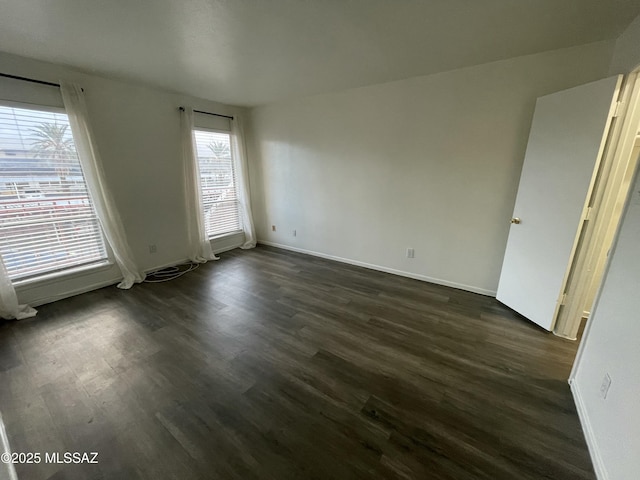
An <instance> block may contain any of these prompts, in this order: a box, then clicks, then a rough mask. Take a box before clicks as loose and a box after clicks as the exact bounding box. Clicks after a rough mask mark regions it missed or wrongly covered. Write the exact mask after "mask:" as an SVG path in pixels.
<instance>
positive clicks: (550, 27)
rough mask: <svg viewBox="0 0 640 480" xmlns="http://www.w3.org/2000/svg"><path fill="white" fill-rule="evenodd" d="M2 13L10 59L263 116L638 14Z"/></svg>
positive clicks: (340, 1) (125, 4)
mask: <svg viewBox="0 0 640 480" xmlns="http://www.w3.org/2000/svg"><path fill="white" fill-rule="evenodd" d="M0 12H1V14H0V49H1V50H3V51H6V52H8V53H14V54H18V55H23V56H26V57H32V58H37V59H42V60H48V61H51V62H55V63H62V64H66V65H70V66H73V67H76V68H80V69H83V70H87V71H91V72H95V73H99V74H102V75H106V76H110V77H116V78H122V79H128V80H134V81H139V82H144V83H147V84H151V85H155V86H159V87H162V88H165V89H169V90H172V91H176V92H183V93H189V94H192V95H195V96H198V97H203V98H207V99H211V100H218V101H221V102H225V103H230V104H236V105H257V104H263V103H268V102H273V101H275V100H280V99H283V98H287V97H292V96H303V95H309V94H314V93H321V92H328V91H335V90H340V89H344V88H349V87H355V86H362V85H369V84H374V83H380V82H385V81H391V80H397V79H402V78H407V77H411V76H416V75H425V74H429V73H435V72H440V71H446V70H451V69H454V68H459V67H464V66H470V65H477V64H481V63H486V62H490V61H494V60H499V59H504V58H510V57H515V56H519V55H525V54H530V53H536V52H541V51H545V50H552V49H557V48H562V47H568V46H573V45H580V44H584V43H589V42H594V41H599V40H605V39H613V38H616V37H617V36H618V35H619V34H620V33H621V32H622V30H623V29H624V28H625V27H626V26H627V25H628V24H629V23H631V21H632V20H633V18H634V17H635V16H636V15H637V14H639V13H640V2H639V1H638V0H607V1H603V0H535V1H531V0H529V1H527V0H517V1H514V0H133V1H132V0H109V1H98V0H93V1H91V0H18V1H16V0H13V1H11V0H0ZM0 67H1V66H0ZM0 70H1V68H0ZM7 73H10V72H7Z"/></svg>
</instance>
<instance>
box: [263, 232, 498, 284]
mask: <svg viewBox="0 0 640 480" xmlns="http://www.w3.org/2000/svg"><path fill="white" fill-rule="evenodd" d="M258 243H261V244H263V245H269V246H271V247H276V248H282V249H283V250H290V251H292V252H298V253H304V254H306V255H312V256H314V257H320V258H326V259H327V260H333V261H336V262H341V263H347V264H349V265H355V266H357V267H364V268H368V269H370V270H377V271H379V272H385V273H391V274H393V275H399V276H401V277H407V278H413V279H414V280H422V281H423V282H429V283H435V284H438V285H444V286H445V287H453V288H458V289H460V290H466V291H468V292H473V293H479V294H480V295H486V296H488V297H495V296H496V292H495V291H493V290H485V289H484V288H478V287H474V286H471V285H465V284H462V283H456V282H450V281H449V280H442V279H440V278H433V277H428V276H426V275H420V274H418V273H412V272H405V271H403V270H396V269H395V268H389V267H383V266H381V265H374V264H372V263H366V262H360V261H358V260H351V259H349V258H343V257H337V256H335V255H328V254H326V253H320V252H314V251H312V250H305V249H303V248H297V247H291V246H289V245H283V244H280V243H275V242H269V241H266V240H258Z"/></svg>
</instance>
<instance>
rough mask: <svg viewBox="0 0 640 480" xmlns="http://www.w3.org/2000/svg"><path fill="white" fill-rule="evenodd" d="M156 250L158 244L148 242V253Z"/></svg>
mask: <svg viewBox="0 0 640 480" xmlns="http://www.w3.org/2000/svg"><path fill="white" fill-rule="evenodd" d="M157 251H158V246H157V245H156V244H155V243H151V244H149V253H156V252H157Z"/></svg>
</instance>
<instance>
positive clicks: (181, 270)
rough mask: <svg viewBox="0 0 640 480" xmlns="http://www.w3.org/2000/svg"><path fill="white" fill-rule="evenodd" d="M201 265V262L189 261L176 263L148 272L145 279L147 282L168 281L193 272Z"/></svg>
mask: <svg viewBox="0 0 640 480" xmlns="http://www.w3.org/2000/svg"><path fill="white" fill-rule="evenodd" d="M199 266H200V264H199V263H195V262H188V263H183V264H180V265H175V266H173V267H166V268H161V269H160V270H156V271H155V272H151V273H149V274H147V278H145V280H144V281H145V283H162V282H168V281H170V280H175V279H176V278H180V277H181V276H183V275H184V274H186V273H189V272H192V271H193V270H195V269H196V268H198V267H199Z"/></svg>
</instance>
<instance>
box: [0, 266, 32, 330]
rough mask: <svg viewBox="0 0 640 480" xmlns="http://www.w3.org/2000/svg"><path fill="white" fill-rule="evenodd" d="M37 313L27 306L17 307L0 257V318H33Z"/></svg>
mask: <svg viewBox="0 0 640 480" xmlns="http://www.w3.org/2000/svg"><path fill="white" fill-rule="evenodd" d="M36 313H38V312H37V311H36V310H35V309H33V308H31V307H30V306H29V305H19V304H18V296H17V295H16V291H15V289H14V288H13V284H12V283H11V280H10V279H9V274H8V273H7V269H6V268H5V266H4V261H3V260H2V256H0V318H4V319H6V320H11V319H14V318H15V319H17V320H21V319H23V318H29V317H35V315H36Z"/></svg>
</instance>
